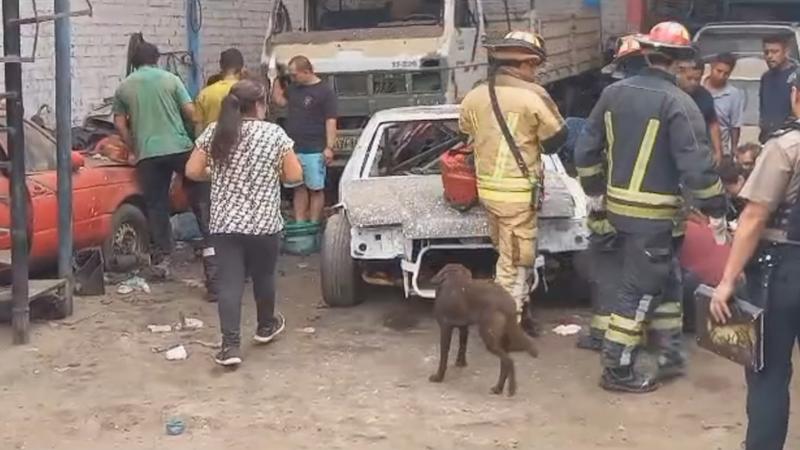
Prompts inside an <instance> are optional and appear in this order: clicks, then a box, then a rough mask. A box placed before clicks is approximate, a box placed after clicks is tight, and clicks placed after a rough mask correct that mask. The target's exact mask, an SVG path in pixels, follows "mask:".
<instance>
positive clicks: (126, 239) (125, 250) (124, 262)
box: [103, 203, 150, 271]
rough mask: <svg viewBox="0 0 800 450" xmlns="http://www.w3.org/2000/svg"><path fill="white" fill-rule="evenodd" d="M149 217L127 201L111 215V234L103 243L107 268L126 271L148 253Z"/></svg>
mask: <svg viewBox="0 0 800 450" xmlns="http://www.w3.org/2000/svg"><path fill="white" fill-rule="evenodd" d="M149 245H150V235H149V231H148V226H147V218H146V217H145V215H144V213H143V212H142V210H141V209H139V208H138V207H137V206H136V205H132V204H130V203H125V204H123V205H122V206H120V207H119V208H118V209H117V210H116V211H115V212H114V215H113V216H112V217H111V235H110V236H109V237H108V238H107V239H106V242H105V243H104V244H103V259H104V260H105V267H106V270H109V271H125V270H128V269H129V268H130V267H131V266H135V265H137V264H138V263H139V262H140V261H142V260H143V259H145V258H146V256H147V255H148V248H149Z"/></svg>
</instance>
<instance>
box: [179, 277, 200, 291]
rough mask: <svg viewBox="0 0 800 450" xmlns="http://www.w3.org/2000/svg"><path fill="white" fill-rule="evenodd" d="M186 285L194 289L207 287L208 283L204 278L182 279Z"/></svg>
mask: <svg viewBox="0 0 800 450" xmlns="http://www.w3.org/2000/svg"><path fill="white" fill-rule="evenodd" d="M181 283H183V284H184V285H185V286H186V287H190V288H192V289H205V287H206V285H205V283H204V282H203V281H202V280H198V279H195V278H184V279H182V280H181Z"/></svg>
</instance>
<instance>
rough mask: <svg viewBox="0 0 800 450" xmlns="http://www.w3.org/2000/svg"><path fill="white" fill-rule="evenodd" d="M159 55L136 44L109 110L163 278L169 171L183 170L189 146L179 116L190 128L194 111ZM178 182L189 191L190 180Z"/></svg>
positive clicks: (169, 248) (166, 255) (166, 267)
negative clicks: (130, 166)
mask: <svg viewBox="0 0 800 450" xmlns="http://www.w3.org/2000/svg"><path fill="white" fill-rule="evenodd" d="M159 56H160V53H159V51H158V48H157V47H156V46H155V45H153V44H150V43H142V44H141V45H140V46H139V48H138V49H137V50H136V52H135V53H134V56H133V61H132V63H133V67H134V68H135V71H134V72H133V73H131V74H130V75H129V76H128V77H127V78H126V79H125V80H124V81H123V82H122V84H120V86H119V87H118V88H117V92H116V94H115V95H114V107H113V110H114V125H115V126H116V128H117V131H118V132H119V134H120V135H121V136H122V139H123V140H124V141H125V143H126V144H127V145H128V147H129V148H130V150H131V163H132V164H134V163H135V164H136V172H137V176H138V178H139V185H140V187H141V189H142V193H143V195H144V201H145V204H146V206H147V217H148V221H149V222H150V235H151V238H152V241H153V244H154V245H153V248H152V249H151V258H152V264H153V266H154V269H156V271H157V274H158V275H159V276H162V277H167V276H168V275H169V255H170V253H171V252H172V247H173V242H172V229H171V226H170V222H169V214H170V199H169V188H170V184H171V182H172V176H173V173H179V174H181V175H183V173H184V171H185V167H186V161H187V160H188V159H189V154H190V153H191V150H192V147H193V146H194V143H193V142H192V138H191V137H190V136H189V132H188V131H187V129H186V125H184V118H185V119H186V122H189V125H190V126H192V127H194V122H195V110H194V105H193V103H192V98H191V97H190V96H189V93H188V92H187V91H186V87H185V86H184V85H183V82H182V81H181V80H180V78H178V77H177V76H175V75H173V74H171V73H169V72H167V71H165V70H162V69H160V68H158V59H159ZM184 183H185V187H186V188H187V191H190V190H191V188H192V186H191V182H190V181H188V180H185V179H184ZM187 193H189V194H190V195H189V198H190V199H191V198H192V195H191V193H190V192H187Z"/></svg>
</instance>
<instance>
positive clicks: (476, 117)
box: [459, 74, 566, 203]
mask: <svg viewBox="0 0 800 450" xmlns="http://www.w3.org/2000/svg"><path fill="white" fill-rule="evenodd" d="M497 99H498V103H499V104H500V109H501V110H502V111H503V113H504V115H505V120H506V123H507V124H508V129H509V131H510V132H511V134H512V135H513V136H514V139H515V142H516V144H517V146H518V147H519V149H520V151H521V152H522V157H523V159H524V160H525V162H526V164H527V167H528V170H529V172H530V175H531V177H530V179H526V178H525V177H524V176H523V174H522V172H521V171H520V169H519V167H518V166H517V162H516V159H515V158H514V155H513V153H511V150H510V149H509V147H508V143H507V142H506V140H505V138H504V137H503V133H502V131H501V130H500V126H499V125H498V122H497V118H496V117H495V115H494V111H493V110H492V105H491V100H490V97H489V87H488V84H486V83H483V84H481V85H479V86H478V87H476V88H475V89H473V90H472V91H471V92H470V93H468V94H467V96H466V97H465V98H464V101H463V102H462V103H461V115H460V119H459V126H460V128H461V131H462V132H463V133H464V134H466V135H468V136H469V137H470V140H471V141H472V143H473V148H474V151H475V169H476V171H477V179H478V195H479V197H480V198H482V199H485V200H491V201H496V202H512V203H530V202H531V199H532V197H531V193H532V191H533V187H534V186H535V185H536V184H537V182H538V181H539V178H540V177H541V171H542V168H541V157H540V156H541V152H542V151H545V153H549V152H553V151H555V150H558V148H553V149H548V145H547V143H548V141H552V140H554V139H556V137H564V138H565V137H566V129H565V127H564V120H563V119H562V118H561V115H560V114H559V112H558V108H557V107H556V105H555V103H554V102H553V100H552V99H551V98H550V95H549V94H548V93H547V91H545V90H544V88H542V87H541V86H539V85H537V84H535V83H531V82H527V81H523V80H521V79H519V78H516V77H513V76H511V75H506V74H499V75H497ZM548 150H549V151H548Z"/></svg>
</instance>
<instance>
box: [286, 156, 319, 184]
mask: <svg viewBox="0 0 800 450" xmlns="http://www.w3.org/2000/svg"><path fill="white" fill-rule="evenodd" d="M297 158H298V159H299V160H300V165H301V166H302V167H303V182H302V183H297V184H294V185H291V186H290V185H287V186H286V187H288V188H295V187H299V186H303V185H305V187H306V188H308V189H309V190H312V191H322V190H324V189H325V178H326V176H327V167H326V166H325V155H323V154H322V153H297Z"/></svg>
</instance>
